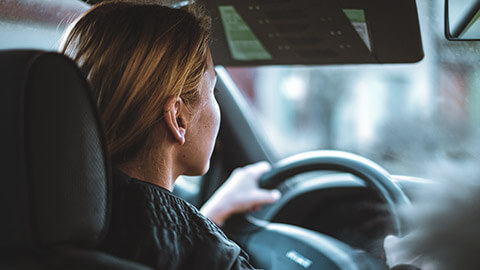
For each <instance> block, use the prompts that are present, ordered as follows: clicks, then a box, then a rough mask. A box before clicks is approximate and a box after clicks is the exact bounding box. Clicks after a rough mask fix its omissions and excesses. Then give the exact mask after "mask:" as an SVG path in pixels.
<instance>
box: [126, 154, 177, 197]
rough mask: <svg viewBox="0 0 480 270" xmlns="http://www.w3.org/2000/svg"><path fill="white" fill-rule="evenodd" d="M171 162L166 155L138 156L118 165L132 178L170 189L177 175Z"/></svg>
mask: <svg viewBox="0 0 480 270" xmlns="http://www.w3.org/2000/svg"><path fill="white" fill-rule="evenodd" d="M173 165H174V164H173V162H172V160H171V159H170V158H168V155H167V156H164V157H162V158H159V157H158V156H157V157H153V156H150V157H147V158H138V159H136V160H135V161H132V162H128V163H125V164H122V165H120V166H118V167H119V169H120V170H122V171H123V172H124V173H125V174H127V175H128V176H130V177H132V178H136V179H138V180H142V181H145V182H149V183H152V184H154V185H157V186H160V187H163V188H165V189H167V190H170V191H172V190H173V186H174V184H175V180H176V179H177V177H178V175H174V174H175V173H174V172H173V168H174V167H173Z"/></svg>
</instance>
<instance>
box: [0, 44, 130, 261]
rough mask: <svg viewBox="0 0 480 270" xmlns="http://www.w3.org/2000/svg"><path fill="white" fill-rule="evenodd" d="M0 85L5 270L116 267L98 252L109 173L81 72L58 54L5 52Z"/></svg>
mask: <svg viewBox="0 0 480 270" xmlns="http://www.w3.org/2000/svg"><path fill="white" fill-rule="evenodd" d="M0 85H1V90H0V119H1V122H0V123H1V126H2V132H1V133H0V149H1V151H0V168H1V170H0V171H1V172H2V177H1V180H0V185H1V187H0V216H1V217H2V218H1V219H2V222H0V268H1V269H4V267H2V265H4V266H9V268H12V266H15V265H17V266H19V267H18V269H34V268H28V267H34V266H36V265H40V266H41V265H42V264H43V265H44V266H45V265H46V264H48V263H51V262H52V261H55V262H57V263H58V262H61V263H65V264H67V265H65V268H69V269H73V268H74V267H73V265H71V266H68V263H69V262H71V261H75V263H76V266H78V265H79V264H78V263H79V262H80V265H81V262H86V263H87V264H86V265H92V263H93V264H95V262H96V261H101V262H103V263H105V261H107V264H109V265H112V263H111V262H112V258H108V256H107V255H104V254H101V253H98V252H96V251H95V250H94V248H95V247H96V246H97V245H98V244H99V243H100V242H101V240H102V238H103V236H104V235H105V233H106V229H107V227H108V226H107V225H108V220H109V212H110V192H109V186H110V182H109V181H110V179H109V173H110V168H109V162H108V159H107V151H106V144H105V138H104V135H103V131H102V125H101V119H100V117H99V114H98V113H97V110H96V106H95V102H94V99H93V97H92V94H91V92H90V91H89V87H88V84H87V82H86V81H85V79H84V78H83V76H82V74H81V72H80V71H79V69H78V68H77V67H76V65H75V64H74V63H73V62H72V61H70V60H69V59H67V58H66V57H65V56H63V55H60V54H57V53H52V52H42V51H32V50H30V51H20V50H19V51H2V52H0ZM59 250H64V251H65V250H68V251H66V252H65V253H64V254H63V255H61V256H63V257H62V258H60V259H59V258H58V256H59V255H58V254H59V253H58V252H59ZM12 258H13V259H12ZM15 258H18V264H17V262H16V261H15V260H16V259H15ZM65 258H66V259H65ZM12 260H13V261H12ZM26 261H27V262H30V263H27V264H28V265H27V264H26V263H25V262H26ZM113 261H114V260H113ZM116 264H118V262H116V263H113V265H116ZM100 265H102V263H100ZM120 265H123V264H122V263H120ZM126 265H128V263H127V264H126ZM61 268H63V267H61ZM12 269H17V268H16V267H13V268H12ZM35 269H36V268H35ZM114 269H117V268H114ZM135 269H136V268H135Z"/></svg>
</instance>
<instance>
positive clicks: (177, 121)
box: [163, 97, 188, 145]
mask: <svg viewBox="0 0 480 270" xmlns="http://www.w3.org/2000/svg"><path fill="white" fill-rule="evenodd" d="M163 111H164V112H163V113H164V119H165V123H166V124H167V127H168V129H169V130H170V132H171V133H172V135H173V137H174V138H175V140H177V141H178V142H179V143H180V145H183V144H184V143H185V133H186V130H187V126H186V124H187V122H188V121H187V115H186V113H187V111H188V110H186V105H185V103H184V102H183V100H182V98H180V97H170V98H169V99H167V102H166V103H165V106H164V107H163Z"/></svg>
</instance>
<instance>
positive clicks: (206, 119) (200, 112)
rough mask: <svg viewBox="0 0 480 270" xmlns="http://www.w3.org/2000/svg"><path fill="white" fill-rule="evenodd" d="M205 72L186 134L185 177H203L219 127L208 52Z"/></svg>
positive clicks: (214, 78) (218, 114)
mask: <svg viewBox="0 0 480 270" xmlns="http://www.w3.org/2000/svg"><path fill="white" fill-rule="evenodd" d="M207 65H208V67H207V70H206V72H205V73H204V74H203V77H202V80H201V81H200V86H199V89H198V91H199V95H200V98H199V100H198V102H197V104H196V106H194V107H193V111H194V114H195V116H194V120H193V121H192V123H191V126H190V128H189V132H187V134H186V135H185V136H186V138H185V139H186V140H185V145H184V146H185V147H188V149H189V150H188V151H187V152H188V153H189V158H188V159H189V160H190V161H191V162H189V163H190V164H191V165H192V166H190V167H191V170H189V171H187V172H186V174H187V175H203V174H205V173H206V172H207V171H208V168H209V167H210V157H211V155H212V152H213V147H214V144H215V140H216V138H217V134H218V129H219V127H220V108H219V107H218V103H217V100H216V99H215V94H214V89H215V83H216V82H217V75H216V73H215V69H214V66H213V61H212V56H211V53H210V51H209V52H208V56H207Z"/></svg>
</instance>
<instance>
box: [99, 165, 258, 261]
mask: <svg viewBox="0 0 480 270" xmlns="http://www.w3.org/2000/svg"><path fill="white" fill-rule="evenodd" d="M113 176H114V177H113V178H114V185H113V206H112V219H111V224H110V230H109V233H108V235H107V239H106V244H105V245H104V247H105V249H106V250H107V251H109V252H111V253H114V254H115V255H118V256H121V257H124V258H127V259H132V260H135V261H137V262H141V263H144V264H147V265H150V266H152V267H154V268H157V269H163V268H165V269H193V268H190V266H194V265H192V263H194V264H195V263H197V264H200V265H208V266H214V265H216V266H217V267H213V268H211V269H230V268H232V267H233V268H235V267H234V266H235V265H236V264H239V265H242V267H240V268H249V267H248V266H249V264H248V260H247V259H246V258H247V256H246V255H245V254H244V253H243V252H242V251H241V249H240V248H239V247H238V245H236V244H235V243H234V242H232V241H231V240H229V239H228V238H227V237H226V236H225V234H224V233H223V232H222V230H221V229H219V228H218V227H217V226H216V225H215V224H214V223H213V222H212V221H211V220H209V219H208V218H206V217H204V216H203V215H202V214H201V213H200V212H199V211H198V210H197V209H196V208H195V207H194V206H193V205H191V204H190V203H188V202H186V201H185V200H183V199H181V198H179V197H177V196H175V195H174V194H173V193H171V192H170V191H168V190H166V189H163V188H161V187H159V186H156V185H153V184H150V183H147V182H144V181H140V180H137V179H134V178H130V177H128V176H127V175H125V174H123V173H121V172H118V171H117V172H115V173H114V175H113ZM188 258H190V259H188ZM219 266H222V267H219ZM223 266H225V267H223ZM202 269H203V268H202Z"/></svg>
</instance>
